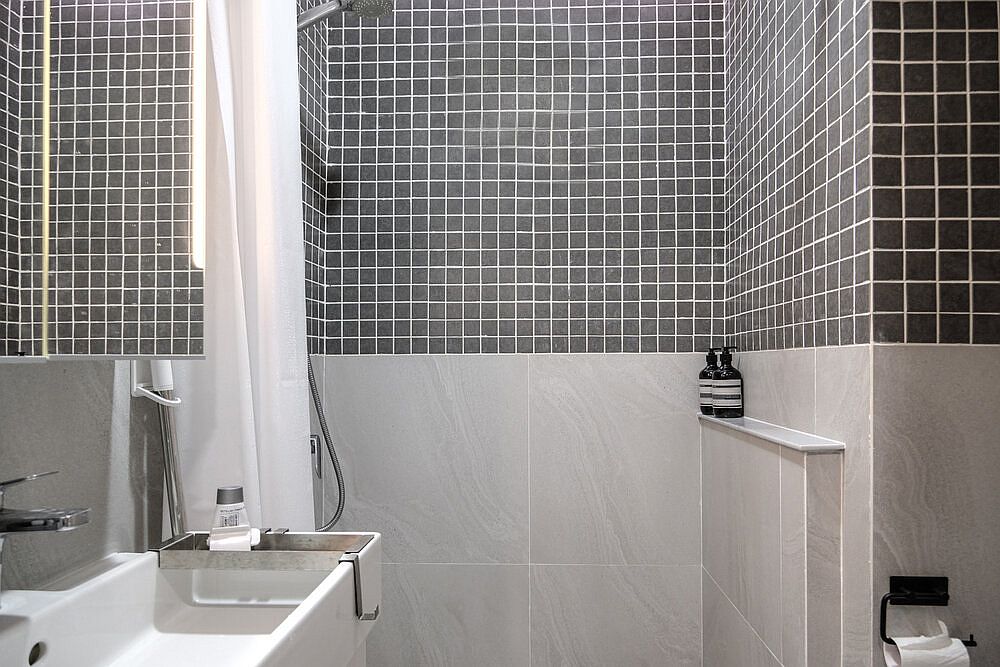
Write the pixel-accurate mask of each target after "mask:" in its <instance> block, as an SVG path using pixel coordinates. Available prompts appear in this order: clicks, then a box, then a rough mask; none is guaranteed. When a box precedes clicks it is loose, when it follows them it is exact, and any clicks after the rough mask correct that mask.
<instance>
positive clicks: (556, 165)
mask: <svg viewBox="0 0 1000 667" xmlns="http://www.w3.org/2000/svg"><path fill="white" fill-rule="evenodd" d="M501 5H502V7H501ZM722 19H723V7H722V3H721V0H720V1H714V2H704V1H701V0H699V1H698V2H692V1H691V0H688V1H683V0H679V1H676V2H662V1H661V2H656V1H652V0H650V1H642V2H639V1H636V0H633V1H631V2H626V3H607V2H604V1H603V0H588V1H582V0H581V1H578V0H573V1H570V0H541V1H538V0H533V1H530V2H529V1H528V0H519V1H518V2H516V3H513V4H512V3H499V2H497V1H496V0H489V1H486V2H476V3H471V2H463V1H460V0H449V1H447V2H445V1H444V0H434V2H429V1H428V0H416V1H415V2H405V3H402V2H401V3H398V7H397V9H396V11H395V12H393V14H392V15H391V16H390V17H388V18H385V19H382V20H380V21H378V22H377V23H374V24H372V23H366V24H363V25H362V24H360V23H359V22H358V21H357V20H356V19H355V18H353V17H351V16H342V17H338V18H335V19H334V20H333V21H332V22H331V23H330V26H331V27H330V29H329V35H328V38H329V44H330V47H329V105H330V106H329V131H330V146H331V151H330V155H329V159H328V164H329V165H333V166H331V167H329V176H328V178H329V180H330V183H331V185H330V192H329V211H328V213H329V216H328V218H327V221H326V224H327V230H328V231H327V235H326V241H327V253H326V280H325V284H326V285H327V289H326V295H325V303H326V313H325V318H326V319H325V321H326V330H325V335H324V345H323V346H322V349H321V350H319V349H317V350H315V351H321V352H326V353H329V354H339V353H376V352H378V353H385V352H395V353H421V352H550V351H551V352H566V351H572V352H576V351H589V352H614V351H661V352H670V351H686V350H692V349H696V348H703V347H705V346H707V344H708V342H709V340H710V339H711V338H712V336H719V335H721V333H722V323H723V318H722V315H723V313H722V307H723V303H724V276H723V271H724V261H725V257H724V247H725V243H724V214H725V199H724V189H725V181H724V136H723V104H724V99H723V97H724V96H723V90H724V77H723V65H724V61H723V53H722V35H723V30H722Z"/></svg>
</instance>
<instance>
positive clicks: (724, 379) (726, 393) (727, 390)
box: [712, 345, 743, 419]
mask: <svg viewBox="0 0 1000 667" xmlns="http://www.w3.org/2000/svg"><path fill="white" fill-rule="evenodd" d="M735 349H736V346H735V345H734V346H731V347H724V348H722V356H721V357H720V360H719V370H717V371H715V373H714V374H713V375H712V412H713V414H714V415H715V416H716V417H724V418H727V419H728V418H732V417H742V416H743V375H742V374H741V373H740V372H739V371H738V370H737V369H735V368H733V353H732V350H735Z"/></svg>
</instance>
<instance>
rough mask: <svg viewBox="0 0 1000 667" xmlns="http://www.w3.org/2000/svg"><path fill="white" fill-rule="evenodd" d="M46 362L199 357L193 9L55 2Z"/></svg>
mask: <svg viewBox="0 0 1000 667" xmlns="http://www.w3.org/2000/svg"><path fill="white" fill-rule="evenodd" d="M52 18H53V27H52V35H53V42H52V52H53V61H52V64H53V67H52V69H53V79H52V81H53V91H52V123H53V124H52V134H53V141H52V149H53V156H52V169H53V177H52V188H53V189H52V209H51V211H52V226H51V234H52V246H51V252H52V264H51V266H50V271H51V284H52V291H51V293H50V296H51V304H52V305H51V310H50V318H51V329H50V339H51V345H50V348H51V349H50V352H51V353H52V354H91V355H198V354H201V353H202V351H203V324H202V323H203V319H204V318H203V312H202V309H203V306H202V304H203V294H202V286H203V272H202V270H201V269H199V268H197V267H195V266H193V264H192V260H191V175H190V174H191V172H190V170H191V150H192V138H191V133H192V123H191V118H192V108H191V101H192V100H191V84H192V73H193V55H192V27H193V24H192V3H191V2H190V1H176V0H169V1H168V0H157V1H151V0H109V1H107V2H101V3H94V2H92V1H91V0H55V2H53V14H52Z"/></svg>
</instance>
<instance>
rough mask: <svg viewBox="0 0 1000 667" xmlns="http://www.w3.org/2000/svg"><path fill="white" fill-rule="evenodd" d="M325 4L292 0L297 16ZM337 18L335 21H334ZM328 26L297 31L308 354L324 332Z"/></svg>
mask: <svg viewBox="0 0 1000 667" xmlns="http://www.w3.org/2000/svg"><path fill="white" fill-rule="evenodd" d="M323 2H325V0H297V9H298V12H299V13H300V14H301V13H302V12H304V11H306V10H307V9H310V8H312V7H315V6H316V5H320V4H323ZM335 20H337V19H335ZM328 33H329V27H328V26H327V24H325V23H324V24H320V25H317V26H313V27H312V28H309V29H307V30H305V31H303V32H301V33H299V38H298V39H299V98H300V102H301V104H300V108H301V123H302V125H301V130H302V200H303V207H304V208H303V222H304V231H305V255H306V336H307V340H308V344H309V351H310V352H312V353H318V352H321V351H322V349H323V335H324V333H325V330H326V302H325V298H326V282H325V279H326V276H325V267H326V233H327V204H328V197H327V186H328V182H329V174H328V168H327V165H328V159H329V154H330V147H329V132H328V129H327V108H328V99H327V64H326V63H327V48H328V41H329V40H328V39H327V36H328Z"/></svg>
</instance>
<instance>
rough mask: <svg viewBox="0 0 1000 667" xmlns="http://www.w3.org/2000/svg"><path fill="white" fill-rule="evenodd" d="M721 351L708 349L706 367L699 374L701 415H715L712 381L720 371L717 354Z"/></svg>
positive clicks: (714, 348) (713, 348)
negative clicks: (716, 372)
mask: <svg viewBox="0 0 1000 667" xmlns="http://www.w3.org/2000/svg"><path fill="white" fill-rule="evenodd" d="M718 351H719V348H717V347H710V348H708V354H706V355H705V367H704V368H702V369H701V372H700V373H698V404H699V405H700V407H701V414H703V415H712V414H715V412H714V408H713V407H712V380H713V378H714V377H715V371H717V370H719V363H718V362H719V357H718V356H717V355H716V354H715V353H716V352H718Z"/></svg>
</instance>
